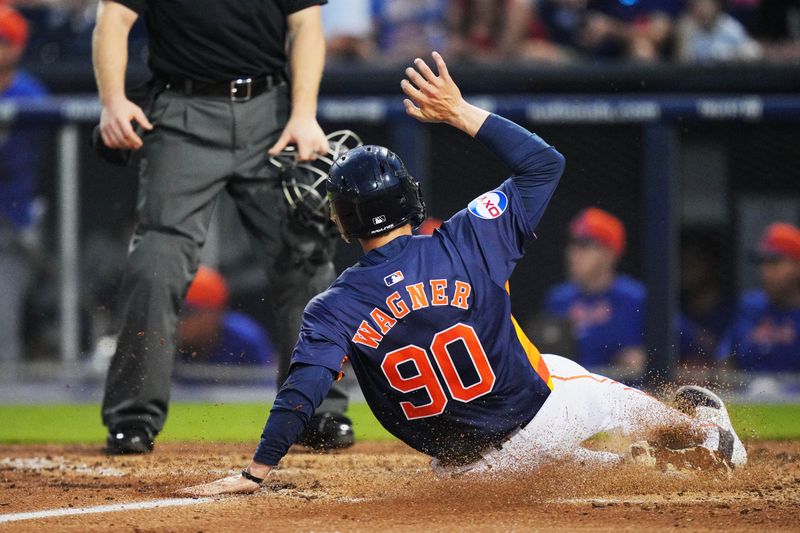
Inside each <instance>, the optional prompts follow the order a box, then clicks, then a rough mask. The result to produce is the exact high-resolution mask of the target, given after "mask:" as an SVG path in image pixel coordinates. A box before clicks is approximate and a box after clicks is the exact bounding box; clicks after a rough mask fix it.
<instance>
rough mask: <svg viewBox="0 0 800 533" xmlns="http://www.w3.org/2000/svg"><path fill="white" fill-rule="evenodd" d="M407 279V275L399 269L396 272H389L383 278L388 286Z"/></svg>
mask: <svg viewBox="0 0 800 533" xmlns="http://www.w3.org/2000/svg"><path fill="white" fill-rule="evenodd" d="M404 279H405V276H404V275H403V273H402V272H400V271H399V270H398V271H397V272H395V273H394V274H389V275H388V276H386V277H385V278H383V282H384V283H386V286H387V287H391V286H392V285H396V284H397V283H400V282H401V281H403V280H404Z"/></svg>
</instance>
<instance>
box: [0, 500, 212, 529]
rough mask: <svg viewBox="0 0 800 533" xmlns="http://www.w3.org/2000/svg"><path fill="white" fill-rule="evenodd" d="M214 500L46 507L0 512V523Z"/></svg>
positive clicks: (185, 504)
mask: <svg viewBox="0 0 800 533" xmlns="http://www.w3.org/2000/svg"><path fill="white" fill-rule="evenodd" d="M213 501H216V500H214V499H213V498H197V499H189V498H166V499H161V500H148V501H144V502H134V503H117V504H114V505H97V506H95V507H79V508H77V509H71V508H61V509H46V510H44V511H33V512H28V513H13V514H0V524H1V523H4V522H19V521H20V520H33V519H36V518H53V517H56V516H73V515H84V514H94V513H114V512H118V511H141V510H143V509H156V508H159V507H185V506H188V505H199V504H201V503H209V502H213Z"/></svg>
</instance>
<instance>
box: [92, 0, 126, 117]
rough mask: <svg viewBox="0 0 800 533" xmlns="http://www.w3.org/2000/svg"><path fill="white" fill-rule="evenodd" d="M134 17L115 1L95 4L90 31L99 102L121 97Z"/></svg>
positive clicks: (123, 89) (104, 102)
mask: <svg viewBox="0 0 800 533" xmlns="http://www.w3.org/2000/svg"><path fill="white" fill-rule="evenodd" d="M136 18H137V15H136V13H135V12H134V11H132V10H130V9H128V8H126V7H124V6H122V5H121V4H117V3H116V2H112V1H108V0H104V1H102V2H100V3H99V4H98V6H97V23H96V25H95V27H94V32H93V34H92V63H93V65H94V75H95V80H96V81H97V90H98V92H99V93H100V100H101V101H102V102H103V104H106V103H108V102H110V101H113V100H115V99H118V98H124V97H125V69H126V67H127V65H128V34H129V33H130V29H131V27H132V26H133V23H134V22H135V21H136Z"/></svg>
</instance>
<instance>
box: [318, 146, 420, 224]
mask: <svg viewBox="0 0 800 533" xmlns="http://www.w3.org/2000/svg"><path fill="white" fill-rule="evenodd" d="M326 185H327V189H328V200H329V201H330V204H331V213H332V215H333V218H334V220H335V222H336V224H337V226H338V227H339V231H340V232H341V234H342V236H343V237H344V238H345V239H351V238H369V237H376V236H378V235H381V234H383V233H386V232H388V231H390V230H393V229H394V228H397V227H400V226H402V225H403V224H406V223H410V224H411V225H412V226H414V227H416V226H419V225H420V224H421V223H422V221H423V220H425V203H424V202H423V201H422V194H421V192H420V190H419V183H418V182H417V180H415V179H414V178H412V177H411V176H410V175H409V174H408V171H407V170H406V167H405V165H404V164H403V161H402V160H401V159H400V158H399V157H398V156H397V154H395V153H393V152H391V151H390V150H389V149H388V148H384V147H382V146H371V145H370V146H360V147H358V148H355V149H353V150H350V151H349V152H347V153H346V154H344V155H342V156H340V157H339V158H338V159H337V160H336V163H334V165H333V166H332V167H331V170H330V172H329V173H328V181H327V184H326Z"/></svg>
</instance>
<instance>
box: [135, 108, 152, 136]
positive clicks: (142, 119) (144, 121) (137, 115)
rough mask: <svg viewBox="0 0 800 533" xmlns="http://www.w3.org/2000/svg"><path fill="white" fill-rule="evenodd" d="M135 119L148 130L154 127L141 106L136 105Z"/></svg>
mask: <svg viewBox="0 0 800 533" xmlns="http://www.w3.org/2000/svg"><path fill="white" fill-rule="evenodd" d="M133 120H135V121H136V122H137V123H138V124H139V125H140V126H141V127H143V128H144V129H146V130H148V131H149V130H152V129H153V125H152V124H151V123H150V121H149V120H148V119H147V115H145V114H144V111H142V108H141V107H139V106H136V108H135V109H134V110H133Z"/></svg>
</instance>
